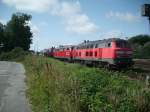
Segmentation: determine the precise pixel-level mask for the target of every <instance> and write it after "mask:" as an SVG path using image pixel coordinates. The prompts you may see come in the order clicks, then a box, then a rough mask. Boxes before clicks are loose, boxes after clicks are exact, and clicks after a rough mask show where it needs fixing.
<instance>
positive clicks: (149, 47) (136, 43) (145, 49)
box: [128, 35, 150, 58]
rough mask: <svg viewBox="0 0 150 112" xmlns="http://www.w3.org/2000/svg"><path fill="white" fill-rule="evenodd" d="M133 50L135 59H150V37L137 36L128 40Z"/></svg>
mask: <svg viewBox="0 0 150 112" xmlns="http://www.w3.org/2000/svg"><path fill="white" fill-rule="evenodd" d="M128 41H129V42H130V43H131V45H132V48H133V51H134V53H133V57H134V58H150V36H149V35H137V36H134V37H131V38H130V39H129V40H128Z"/></svg>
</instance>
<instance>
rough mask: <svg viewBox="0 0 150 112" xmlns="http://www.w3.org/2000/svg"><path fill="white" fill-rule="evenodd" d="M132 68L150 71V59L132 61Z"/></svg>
mask: <svg viewBox="0 0 150 112" xmlns="http://www.w3.org/2000/svg"><path fill="white" fill-rule="evenodd" d="M134 63H135V64H134V67H135V68H140V69H143V70H147V71H150V59H134Z"/></svg>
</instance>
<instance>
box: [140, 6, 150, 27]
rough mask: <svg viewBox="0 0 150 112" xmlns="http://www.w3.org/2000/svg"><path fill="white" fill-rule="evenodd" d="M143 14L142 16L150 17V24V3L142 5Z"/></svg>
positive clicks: (149, 18)
mask: <svg viewBox="0 0 150 112" xmlns="http://www.w3.org/2000/svg"><path fill="white" fill-rule="evenodd" d="M141 14H142V16H145V17H148V20H149V24H150V4H144V5H142V9H141Z"/></svg>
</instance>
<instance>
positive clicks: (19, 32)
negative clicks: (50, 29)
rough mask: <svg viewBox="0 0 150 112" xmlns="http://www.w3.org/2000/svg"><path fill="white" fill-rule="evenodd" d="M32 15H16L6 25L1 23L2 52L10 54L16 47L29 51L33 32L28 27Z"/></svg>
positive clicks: (0, 50) (0, 47)
mask: <svg viewBox="0 0 150 112" xmlns="http://www.w3.org/2000/svg"><path fill="white" fill-rule="evenodd" d="M30 20H31V15H28V14H25V13H14V14H13V15H12V17H11V19H10V21H8V22H7V24H6V25H4V24H2V23H0V52H9V51H11V50H13V49H14V48H16V47H20V48H22V49H23V50H25V51H28V50H29V48H30V44H31V43H32V37H33V35H32V32H31V28H30V26H29V25H28V22H29V21H30Z"/></svg>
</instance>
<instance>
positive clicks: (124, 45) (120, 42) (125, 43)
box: [116, 40, 131, 48]
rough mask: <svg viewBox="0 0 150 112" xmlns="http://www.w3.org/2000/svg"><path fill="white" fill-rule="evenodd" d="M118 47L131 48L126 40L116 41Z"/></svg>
mask: <svg viewBox="0 0 150 112" xmlns="http://www.w3.org/2000/svg"><path fill="white" fill-rule="evenodd" d="M116 46H117V47H118V48H131V46H130V44H129V43H128V42H127V41H125V40H120V41H116Z"/></svg>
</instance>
